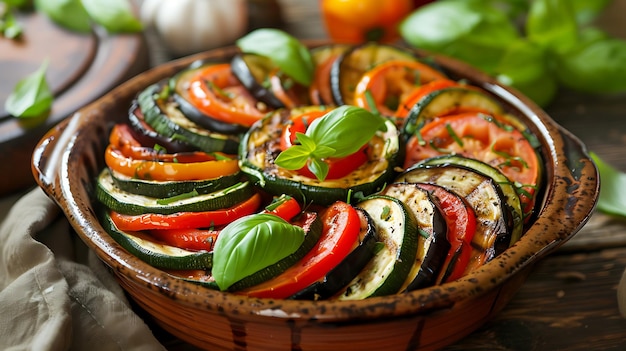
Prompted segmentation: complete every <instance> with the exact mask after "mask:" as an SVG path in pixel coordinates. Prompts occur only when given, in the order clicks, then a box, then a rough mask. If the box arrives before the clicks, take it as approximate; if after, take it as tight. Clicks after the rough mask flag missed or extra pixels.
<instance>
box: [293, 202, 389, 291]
mask: <svg viewBox="0 0 626 351" xmlns="http://www.w3.org/2000/svg"><path fill="white" fill-rule="evenodd" d="M356 210H357V211H358V213H359V216H360V217H361V223H362V224H361V232H360V233H359V243H358V244H357V245H356V246H355V247H354V248H353V249H352V251H351V252H350V253H349V254H348V255H347V256H346V257H345V258H344V259H343V260H342V261H341V262H340V263H339V264H338V265H337V266H335V268H333V269H331V270H330V271H329V272H328V273H327V274H326V275H325V276H324V278H323V279H322V280H320V281H317V282H315V283H313V284H311V285H309V286H308V287H306V288H304V289H303V290H301V291H299V292H297V293H295V294H294V295H292V296H291V297H290V299H292V300H325V299H330V298H332V297H333V296H334V295H335V294H337V293H338V292H339V291H340V290H341V289H342V288H343V287H345V286H346V285H348V283H350V281H351V280H352V279H353V278H354V277H355V276H356V275H357V274H358V273H359V272H360V271H361V270H363V268H364V267H365V265H367V263H368V262H369V261H370V260H371V259H372V257H374V254H375V253H376V245H377V244H376V243H377V242H378V236H377V235H376V230H375V229H374V223H373V221H372V218H371V217H370V215H369V214H368V213H367V212H366V211H365V210H363V209H361V208H356Z"/></svg>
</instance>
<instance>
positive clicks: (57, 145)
mask: <svg viewBox="0 0 626 351" xmlns="http://www.w3.org/2000/svg"><path fill="white" fill-rule="evenodd" d="M84 118H87V119H89V123H83V122H84V121H80V120H82V119H84ZM106 123H107V122H106V121H105V119H104V118H98V117H97V116H93V115H91V116H87V115H85V114H84V113H83V110H79V111H77V112H75V113H74V114H73V115H72V116H70V117H68V118H66V119H64V120H63V121H61V122H60V123H58V124H57V125H56V126H55V127H53V128H52V129H50V130H49V131H48V132H47V133H46V134H45V135H44V136H43V137H42V138H41V139H40V141H39V142H38V143H37V144H36V146H35V148H34V151H33V155H32V160H31V171H32V173H33V176H34V178H35V181H36V182H37V184H38V185H39V187H41V188H42V189H43V190H44V192H45V193H46V194H47V195H48V196H49V197H51V198H53V199H54V200H55V201H57V202H59V201H61V202H62V201H64V200H62V199H66V196H62V195H63V194H56V193H57V192H59V191H61V182H63V180H64V179H68V177H67V176H64V175H63V172H64V170H67V169H68V167H63V165H64V164H71V165H73V166H76V167H81V168H82V170H84V171H87V172H86V173H88V174H92V173H93V172H95V171H96V170H97V169H99V160H100V157H96V154H95V153H94V152H88V151H87V150H96V149H98V148H99V147H98V146H97V145H75V144H76V142H77V140H81V139H82V140H85V139H89V140H90V142H92V143H93V142H96V143H97V142H99V141H98V140H100V139H102V138H77V136H78V135H79V134H81V133H97V135H103V133H106ZM105 141H106V140H105ZM85 148H87V150H85ZM76 150H81V152H76ZM82 170H81V171H82ZM81 173H82V172H81ZM83 174H85V173H83ZM87 176H88V177H90V175H87ZM74 185H77V184H71V185H70V187H71V188H74ZM56 195H59V196H56Z"/></svg>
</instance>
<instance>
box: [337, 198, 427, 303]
mask: <svg viewBox="0 0 626 351" xmlns="http://www.w3.org/2000/svg"><path fill="white" fill-rule="evenodd" d="M357 206H358V207H360V208H362V209H364V210H365V211H367V212H368V213H369V215H370V216H371V218H372V220H373V221H374V228H375V229H376V232H377V235H378V240H379V241H380V242H381V243H382V245H380V249H379V251H378V252H376V255H374V257H373V258H372V259H371V260H370V261H369V262H368V263H367V265H366V266H365V268H364V269H363V270H362V271H361V272H360V273H359V274H358V275H357V276H356V277H355V278H354V279H352V281H350V283H349V284H348V286H347V287H345V288H344V289H343V290H342V291H341V292H340V294H339V295H338V296H337V298H338V299H339V300H361V299H365V298H368V297H373V296H383V295H391V294H396V293H398V292H399V291H400V289H401V288H402V285H403V284H404V282H405V281H406V279H407V277H408V275H409V272H410V270H411V267H412V266H413V263H414V261H415V256H416V253H417V247H418V236H419V234H418V230H417V222H416V220H415V217H414V216H413V214H412V213H411V211H410V209H409V208H408V207H407V205H406V204H405V203H403V202H402V201H400V200H398V199H396V198H393V197H389V196H384V195H372V196H370V197H368V198H366V199H364V200H363V201H361V202H359V203H358V204H357Z"/></svg>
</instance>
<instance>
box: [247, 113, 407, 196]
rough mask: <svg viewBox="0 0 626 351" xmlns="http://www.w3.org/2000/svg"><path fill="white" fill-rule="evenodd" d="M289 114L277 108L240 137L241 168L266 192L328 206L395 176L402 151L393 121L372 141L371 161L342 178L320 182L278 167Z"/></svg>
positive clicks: (376, 187) (369, 191) (371, 190)
mask: <svg viewBox="0 0 626 351" xmlns="http://www.w3.org/2000/svg"><path fill="white" fill-rule="evenodd" d="M316 108H319V107H316ZM290 113H294V112H290V111H288V110H277V111H276V112H274V113H272V114H271V115H269V116H267V117H266V118H264V119H263V120H262V121H261V122H260V123H257V124H255V125H254V126H252V128H250V130H249V131H248V133H246V134H245V135H244V136H243V137H242V140H241V144H240V151H239V167H240V168H241V171H242V172H243V173H245V174H246V175H247V176H248V177H249V178H250V179H251V180H253V181H254V182H255V183H256V184H257V185H259V186H260V187H261V188H263V189H265V190H266V191H267V192H269V193H271V194H288V195H290V196H292V197H294V198H296V199H297V200H298V201H300V202H303V203H314V204H319V205H329V204H331V203H333V202H335V201H337V200H342V201H346V199H347V198H348V197H349V195H350V194H358V193H362V194H363V195H364V196H367V195H369V194H373V193H375V192H377V191H380V190H381V189H382V188H383V187H384V185H385V184H387V183H388V182H389V181H390V180H392V179H393V177H395V175H396V172H395V169H394V168H395V167H396V166H397V165H398V162H399V160H401V157H400V156H401V154H400V144H399V137H398V132H397V129H396V127H395V125H394V124H393V122H391V121H388V122H386V126H387V131H386V132H384V133H383V132H380V133H379V134H377V135H376V136H375V137H374V138H373V139H372V140H371V141H370V147H371V149H372V150H374V151H372V152H371V153H370V156H369V160H368V161H367V162H366V163H365V164H364V165H363V166H361V167H360V168H358V169H356V170H355V171H353V172H352V173H350V174H349V175H347V176H345V177H343V178H340V179H330V180H325V181H323V182H320V181H318V180H317V179H312V178H308V177H305V176H302V175H299V174H297V172H296V171H289V170H286V169H283V168H280V167H278V166H276V165H275V164H274V160H275V159H276V157H278V154H279V153H280V148H279V142H280V135H281V133H282V130H283V125H284V124H285V123H289V122H288V121H289V117H290ZM296 113H297V112H296Z"/></svg>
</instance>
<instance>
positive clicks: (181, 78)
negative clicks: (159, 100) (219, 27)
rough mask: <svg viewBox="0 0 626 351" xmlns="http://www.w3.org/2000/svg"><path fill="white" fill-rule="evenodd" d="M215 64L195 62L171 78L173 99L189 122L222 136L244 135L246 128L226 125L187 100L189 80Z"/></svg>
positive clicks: (231, 124)
mask: <svg viewBox="0 0 626 351" xmlns="http://www.w3.org/2000/svg"><path fill="white" fill-rule="evenodd" d="M216 63H217V62H210V61H209V62H207V61H196V62H194V63H192V64H191V65H189V67H187V68H186V69H184V70H182V71H181V72H179V73H178V74H177V75H175V76H174V77H173V83H171V85H172V86H173V99H174V101H175V102H176V103H177V104H178V108H179V109H180V111H181V112H182V113H183V114H184V115H185V116H186V117H187V118H188V119H189V120H191V121H192V122H194V123H196V124H197V125H199V126H201V127H203V128H206V129H208V130H211V131H214V132H216V133H223V134H240V133H244V132H245V131H246V130H248V128H247V127H245V126H242V125H239V124H234V123H226V122H223V121H220V120H218V119H216V118H213V117H212V116H209V115H207V114H205V113H204V112H202V111H200V110H199V109H197V108H196V107H195V106H194V105H193V104H192V103H191V102H190V100H189V92H188V89H189V84H190V83H189V80H190V79H191V78H192V77H194V76H195V75H196V73H198V72H199V71H201V70H203V69H204V68H206V67H207V66H208V65H213V64H216Z"/></svg>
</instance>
